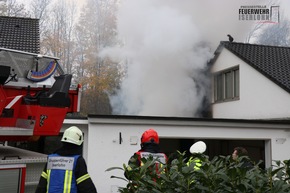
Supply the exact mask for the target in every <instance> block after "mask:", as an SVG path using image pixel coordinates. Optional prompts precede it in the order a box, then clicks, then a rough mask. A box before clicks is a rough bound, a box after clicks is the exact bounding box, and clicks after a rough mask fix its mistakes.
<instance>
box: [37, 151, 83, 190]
mask: <svg viewBox="0 0 290 193" xmlns="http://www.w3.org/2000/svg"><path fill="white" fill-rule="evenodd" d="M78 158H79V155H75V156H60V155H58V154H51V155H49V156H48V161H47V170H46V173H45V172H42V174H41V176H42V177H44V178H45V179H47V193H77V183H78V182H79V181H78V180H79V179H78V180H77V179H76V177H75V174H74V170H75V168H76V163H77V159H78Z"/></svg>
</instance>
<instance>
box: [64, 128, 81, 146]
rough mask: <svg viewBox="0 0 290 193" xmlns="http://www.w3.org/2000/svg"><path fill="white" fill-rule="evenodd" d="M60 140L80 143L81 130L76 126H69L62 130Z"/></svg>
mask: <svg viewBox="0 0 290 193" xmlns="http://www.w3.org/2000/svg"><path fill="white" fill-rule="evenodd" d="M61 141H62V142H66V143H72V144H75V145H81V144H82V143H83V141H84V136H83V132H82V131H81V130H80V129H79V128H78V127H76V126H71V127H69V128H68V129H66V130H65V131H64V134H63V136H62V139H61Z"/></svg>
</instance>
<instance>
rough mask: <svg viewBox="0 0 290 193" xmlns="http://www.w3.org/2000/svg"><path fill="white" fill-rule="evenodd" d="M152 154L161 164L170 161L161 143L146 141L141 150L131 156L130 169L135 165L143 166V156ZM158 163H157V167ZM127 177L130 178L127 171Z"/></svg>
mask: <svg viewBox="0 0 290 193" xmlns="http://www.w3.org/2000/svg"><path fill="white" fill-rule="evenodd" d="M150 156H152V157H153V158H156V159H158V160H159V161H160V163H161V164H166V163H167V161H168V158H167V156H166V154H165V153H163V152H161V151H160V148H159V145H158V144H155V143H144V144H142V147H141V149H140V150H139V151H137V152H135V153H134V155H132V156H131V158H130V159H129V161H128V169H129V170H130V169H131V167H132V166H133V165H134V166H137V167H138V166H142V165H143V163H142V160H141V159H142V158H148V157H150ZM157 165H158V163H156V167H158V166H157ZM124 175H125V177H126V178H127V179H130V177H129V176H128V175H127V173H126V172H125V173H124Z"/></svg>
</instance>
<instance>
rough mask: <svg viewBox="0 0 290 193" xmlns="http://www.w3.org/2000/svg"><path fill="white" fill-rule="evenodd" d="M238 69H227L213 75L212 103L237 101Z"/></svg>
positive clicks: (238, 90)
mask: <svg viewBox="0 0 290 193" xmlns="http://www.w3.org/2000/svg"><path fill="white" fill-rule="evenodd" d="M239 79H240V77H239V67H235V68H231V69H227V70H224V71H221V72H218V73H216V74H215V75H214V101H215V102H221V101H228V100H236V99H239V96H240V83H239Z"/></svg>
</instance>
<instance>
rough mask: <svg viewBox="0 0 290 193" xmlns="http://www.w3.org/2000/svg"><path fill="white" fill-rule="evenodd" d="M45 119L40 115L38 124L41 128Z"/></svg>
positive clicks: (44, 116)
mask: <svg viewBox="0 0 290 193" xmlns="http://www.w3.org/2000/svg"><path fill="white" fill-rule="evenodd" d="M45 119H47V116H46V115H40V122H39V126H40V127H42V126H43V124H44V120H45Z"/></svg>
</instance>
